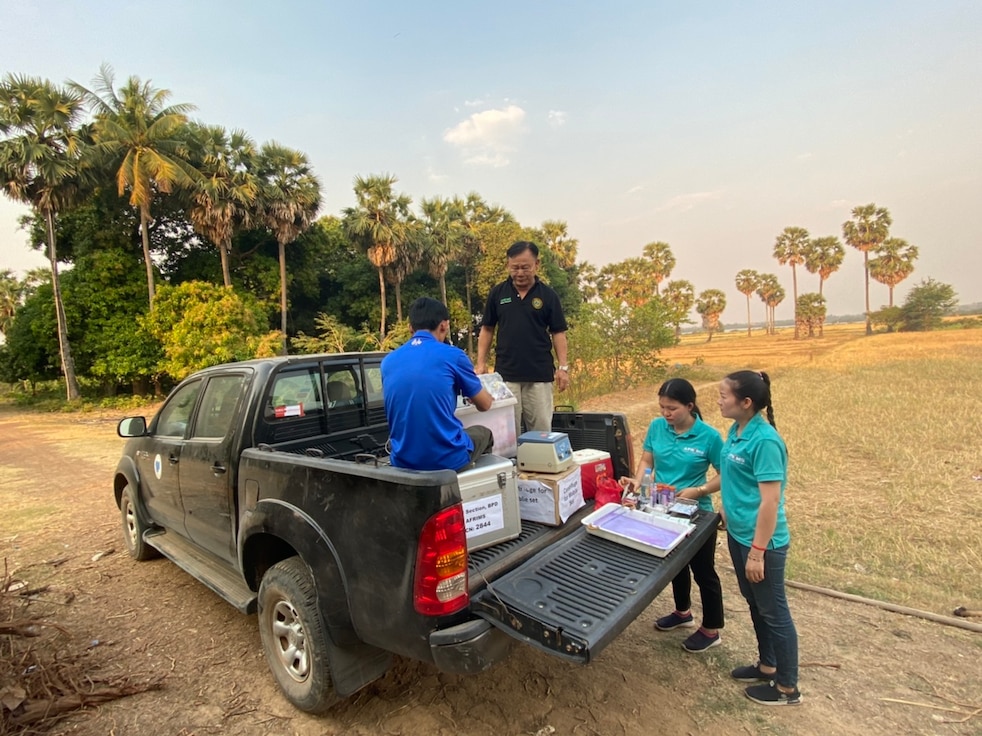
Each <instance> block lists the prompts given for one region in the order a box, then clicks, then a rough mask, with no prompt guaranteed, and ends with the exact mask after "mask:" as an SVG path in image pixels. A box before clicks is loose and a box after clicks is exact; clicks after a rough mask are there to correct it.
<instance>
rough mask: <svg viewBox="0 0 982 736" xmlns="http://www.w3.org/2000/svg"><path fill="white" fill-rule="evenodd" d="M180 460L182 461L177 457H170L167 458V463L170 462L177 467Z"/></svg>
mask: <svg viewBox="0 0 982 736" xmlns="http://www.w3.org/2000/svg"><path fill="white" fill-rule="evenodd" d="M179 460H180V458H179V457H178V456H177V455H168V456H167V462H169V463H170V464H171V465H177V463H178V461H179Z"/></svg>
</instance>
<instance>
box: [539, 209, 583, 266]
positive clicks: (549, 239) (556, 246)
mask: <svg viewBox="0 0 982 736" xmlns="http://www.w3.org/2000/svg"><path fill="white" fill-rule="evenodd" d="M542 238H543V241H544V242H543V245H545V246H546V248H548V249H549V250H550V251H551V252H552V254H553V255H554V256H555V257H556V263H558V264H559V267H560V268H562V269H563V270H565V271H569V270H570V269H572V268H573V266H575V265H576V250H577V248H578V247H579V244H580V242H579V241H578V240H577V239H576V238H571V237H570V236H569V232H568V229H567V225H566V222H565V221H564V220H546V221H545V222H543V223H542Z"/></svg>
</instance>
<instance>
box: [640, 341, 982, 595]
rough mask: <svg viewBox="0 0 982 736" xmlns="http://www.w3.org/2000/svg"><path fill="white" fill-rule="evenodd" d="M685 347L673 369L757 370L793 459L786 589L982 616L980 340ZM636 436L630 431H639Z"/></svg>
mask: <svg viewBox="0 0 982 736" xmlns="http://www.w3.org/2000/svg"><path fill="white" fill-rule="evenodd" d="M863 333H864V330H863V325H842V326H832V327H829V328H827V329H826V333H825V337H824V338H822V339H813V340H797V341H796V340H794V339H793V334H792V333H791V331H790V330H789V331H785V332H782V333H779V334H778V335H776V336H765V335H763V334H757V333H755V334H754V336H753V337H751V338H749V339H748V338H747V336H746V333H745V332H743V333H740V334H736V333H730V334H726V335H720V336H715V337H714V338H713V340H712V342H711V343H706V342H705V337H704V336H697V337H690V338H688V339H686V340H684V341H683V343H682V344H681V345H679V346H678V347H676V348H673V349H672V350H669V351H666V352H665V354H664V357H665V358H666V360H667V361H668V362H669V364H670V365H676V364H677V365H678V366H679V369H681V370H686V371H689V372H690V375H691V374H692V373H698V375H701V376H707V377H708V375H712V376H713V378H712V381H710V382H707V383H704V384H701V385H700V386H699V389H700V401H701V403H702V406H703V410H704V411H705V413H706V415H707V416H706V419H707V421H709V422H710V423H712V424H714V425H716V426H717V427H718V428H720V429H722V428H723V427H724V424H725V422H724V420H723V419H722V418H721V417H720V416H719V413H718V411H717V410H716V409H715V407H714V403H715V385H714V383H715V381H717V380H718V379H719V378H721V377H722V376H723V375H725V374H726V373H727V372H729V371H732V370H736V369H739V368H753V369H758V370H766V371H768V372H769V373H770V375H771V378H772V381H773V402H774V411H775V419H776V422H777V426H778V429H779V431H780V432H781V434H782V435H783V436H784V438H785V440H786V441H787V443H788V449H789V453H790V467H789V476H790V478H789V484H788V491H787V508H788V516H789V523H790V526H791V533H792V553H791V556H790V560H789V571H788V575H789V578H791V579H796V580H800V581H802V582H808V583H812V584H814V585H821V586H825V587H829V588H834V589H837V590H843V591H846V592H851V593H855V594H858V595H864V596H869V597H872V598H878V599H882V600H889V601H892V602H896V603H901V604H904V605H909V606H913V607H918V608H924V609H928V610H933V611H937V612H942V613H950V612H951V610H952V609H953V608H954V607H956V606H958V605H966V606H969V607H973V608H977V607H979V606H980V604H982V574H980V573H979V570H982V482H980V481H978V480H974V479H973V476H979V475H982V330H978V329H975V330H958V331H943V332H927V333H901V334H882V335H873V336H871V337H866V336H865V335H864V334H863ZM637 429H638V428H635V431H637Z"/></svg>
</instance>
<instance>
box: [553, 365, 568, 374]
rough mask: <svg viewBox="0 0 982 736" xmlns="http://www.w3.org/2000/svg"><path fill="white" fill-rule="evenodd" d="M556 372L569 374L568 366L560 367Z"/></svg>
mask: <svg viewBox="0 0 982 736" xmlns="http://www.w3.org/2000/svg"><path fill="white" fill-rule="evenodd" d="M556 370H557V371H565V372H566V373H569V366H568V365H561V366H559V367H558V368H557V369H556Z"/></svg>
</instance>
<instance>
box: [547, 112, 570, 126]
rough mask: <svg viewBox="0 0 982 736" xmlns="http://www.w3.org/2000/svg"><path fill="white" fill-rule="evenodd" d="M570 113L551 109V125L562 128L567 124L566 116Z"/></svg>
mask: <svg viewBox="0 0 982 736" xmlns="http://www.w3.org/2000/svg"><path fill="white" fill-rule="evenodd" d="M567 117H568V114H567V113H565V112H563V111H562V110H550V111H549V125H551V126H552V127H553V128H561V127H563V126H564V125H566V118H567Z"/></svg>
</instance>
